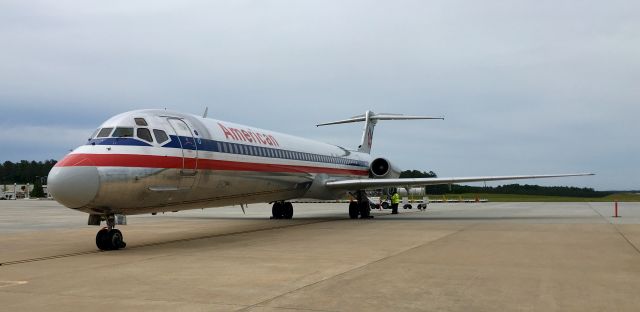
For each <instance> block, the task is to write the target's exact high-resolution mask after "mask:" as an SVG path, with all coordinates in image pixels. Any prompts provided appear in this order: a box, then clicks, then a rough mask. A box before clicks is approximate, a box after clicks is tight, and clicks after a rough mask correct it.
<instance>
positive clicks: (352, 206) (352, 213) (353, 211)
mask: <svg viewBox="0 0 640 312" xmlns="http://www.w3.org/2000/svg"><path fill="white" fill-rule="evenodd" d="M359 214H360V211H359V209H358V203H356V202H350V203H349V218H351V219H358V215H359Z"/></svg>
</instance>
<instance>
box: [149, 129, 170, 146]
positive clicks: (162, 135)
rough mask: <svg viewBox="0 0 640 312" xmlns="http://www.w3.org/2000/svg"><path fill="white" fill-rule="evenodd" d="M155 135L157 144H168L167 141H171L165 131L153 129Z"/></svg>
mask: <svg viewBox="0 0 640 312" xmlns="http://www.w3.org/2000/svg"><path fill="white" fill-rule="evenodd" d="M153 135H155V136H156V142H158V143H160V144H162V143H164V142H166V141H167V140H169V137H168V136H167V133H166V132H164V131H163V130H158V129H153Z"/></svg>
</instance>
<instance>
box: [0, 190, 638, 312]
mask: <svg viewBox="0 0 640 312" xmlns="http://www.w3.org/2000/svg"><path fill="white" fill-rule="evenodd" d="M612 207H613V206H612V204H611V203H483V204H475V203H474V204H464V203H461V204H432V205H430V206H429V209H428V210H427V211H425V212H420V211H416V210H415V209H414V210H402V209H401V211H400V212H401V214H400V215H395V216H393V215H389V214H388V213H389V211H388V210H386V211H374V213H373V215H374V216H375V218H374V219H372V220H349V219H348V216H347V213H346V206H345V205H344V204H296V205H295V209H296V210H295V215H294V219H293V220H269V218H268V217H269V215H270V207H269V206H268V205H250V206H249V207H248V208H247V210H246V215H244V214H243V213H242V211H241V209H240V208H239V207H227V208H216V209H206V210H195V211H184V212H178V213H168V214H164V215H156V216H150V215H145V216H130V217H129V219H128V223H129V225H127V226H120V227H119V228H120V229H121V230H122V231H123V233H124V236H125V241H126V242H127V248H126V249H124V250H119V251H111V252H101V251H97V248H96V247H95V242H94V238H95V233H96V232H97V230H98V227H95V226H87V225H85V224H86V221H87V220H86V218H87V215H86V214H83V213H78V212H75V211H72V210H70V209H67V208H63V207H62V206H60V205H58V204H57V203H55V202H53V201H0V263H1V264H2V265H0V302H1V303H2V305H1V306H2V308H0V310H3V311H43V310H46V311H78V310H114V311H140V310H151V309H153V310H158V311H176V310H179V311H295V310H299V311H389V310H401V311H425V310H428V311H431V310H440V311H499V310H523V311H550V310H562V311H566V310H579V311H603V310H606V311H611V310H617V311H636V310H637V309H638V306H640V298H638V296H637V290H638V289H640V251H639V249H638V248H639V247H640V204H638V203H621V205H620V214H621V215H622V218H617V219H616V218H612V217H611V215H612V214H613V209H612Z"/></svg>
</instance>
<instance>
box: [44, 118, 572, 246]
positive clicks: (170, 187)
mask: <svg viewBox="0 0 640 312" xmlns="http://www.w3.org/2000/svg"><path fill="white" fill-rule="evenodd" d="M416 119H440V118H433V117H425V116H404V115H396V114H375V113H373V112H371V111H367V112H366V113H365V114H364V115H361V116H356V117H353V118H349V119H345V120H340V121H336V122H330V123H325V124H320V125H318V126H323V125H334V124H344V123H352V122H365V129H364V133H363V135H362V140H361V143H360V146H359V147H358V148H357V149H356V150H349V149H346V148H343V147H340V146H334V145H330V144H326V143H321V142H316V141H312V140H308V139H304V138H299V137H295V136H291V135H287V134H283V133H277V132H273V131H269V130H263V129H258V128H254V127H249V126H244V125H240V124H235V123H231V122H226V121H221V120H215V119H210V118H206V111H205V115H204V116H202V117H200V116H196V115H191V114H184V113H179V112H174V111H167V110H137V111H130V112H126V113H122V114H119V115H116V116H114V117H112V118H110V119H108V120H107V121H105V122H104V123H103V124H102V125H101V126H100V127H99V128H98V129H97V130H96V132H95V133H94V134H93V135H92V136H91V137H90V138H89V139H88V141H87V142H86V144H85V145H82V146H80V147H78V148H76V149H75V150H73V151H72V152H71V153H69V154H68V155H67V156H65V157H64V158H63V159H62V160H61V161H60V162H58V163H57V164H56V165H55V167H54V168H53V169H52V170H51V172H50V173H49V177H48V182H49V185H48V189H49V192H50V194H52V195H53V197H54V199H55V200H57V201H58V202H59V203H61V204H62V205H64V206H66V207H69V208H71V209H74V210H78V211H83V212H86V213H88V214H89V221H88V223H89V224H90V225H98V226H99V225H100V224H101V223H102V221H106V225H107V227H106V228H103V229H101V230H100V231H99V232H98V234H97V235H96V245H97V246H98V248H99V249H101V250H113V249H119V248H123V247H125V246H126V244H125V243H124V239H123V235H122V233H121V232H120V231H119V230H118V229H116V228H115V227H116V225H117V224H118V223H123V222H118V221H117V220H118V219H119V218H116V216H120V215H125V216H126V215H133V214H144V213H157V212H165V211H179V210H185V209H197V208H211V207H222V206H229V205H240V206H241V207H243V209H244V205H246V204H251V203H259V202H268V203H273V206H272V214H273V218H274V219H291V218H292V217H293V205H292V204H291V202H289V200H292V199H296V198H314V199H337V198H343V197H344V196H345V195H346V193H349V194H351V195H352V196H353V198H354V200H353V201H352V202H351V203H350V204H349V208H348V212H349V216H350V217H351V218H353V219H356V218H358V217H361V218H369V217H370V207H369V200H368V198H367V196H366V193H365V190H367V189H379V188H383V187H400V186H402V187H408V186H418V185H432V184H450V183H460V182H472V181H495V180H512V179H531V178H549V177H562V176H576V175H584V174H559V175H558V174H556V175H517V176H485V177H463V178H421V179H398V177H399V174H400V170H399V169H398V168H397V166H396V165H395V164H393V163H392V162H390V161H389V160H388V159H386V158H376V159H373V158H372V157H371V155H370V151H371V146H372V140H373V130H374V127H375V126H376V123H377V122H378V121H381V120H416Z"/></svg>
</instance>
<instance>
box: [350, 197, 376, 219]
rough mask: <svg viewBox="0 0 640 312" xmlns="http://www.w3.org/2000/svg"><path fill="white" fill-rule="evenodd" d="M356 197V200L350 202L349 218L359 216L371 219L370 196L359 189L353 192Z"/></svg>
mask: <svg viewBox="0 0 640 312" xmlns="http://www.w3.org/2000/svg"><path fill="white" fill-rule="evenodd" d="M352 195H353V197H355V198H356V201H352V202H350V203H349V218H351V219H358V216H360V218H362V219H371V218H373V216H372V215H371V206H370V205H369V198H367V194H366V193H365V192H364V191H357V192H356V193H355V194H352Z"/></svg>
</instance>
